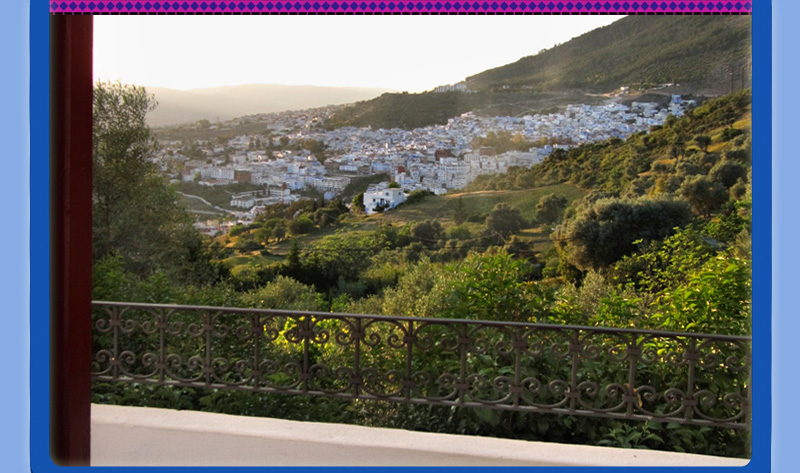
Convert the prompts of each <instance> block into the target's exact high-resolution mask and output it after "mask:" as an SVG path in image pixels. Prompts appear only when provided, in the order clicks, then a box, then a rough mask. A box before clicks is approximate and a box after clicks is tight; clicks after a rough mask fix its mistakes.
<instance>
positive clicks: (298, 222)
mask: <svg viewBox="0 0 800 473" xmlns="http://www.w3.org/2000/svg"><path fill="white" fill-rule="evenodd" d="M313 229H314V222H312V221H311V218H309V216H308V215H306V214H303V215H301V216H299V217H297V218H296V219H295V220H292V221H291V222H290V223H289V231H290V232H291V233H292V235H303V234H306V233H308V232H310V231H311V230H313Z"/></svg>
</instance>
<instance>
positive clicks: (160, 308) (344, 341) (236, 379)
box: [92, 302, 751, 430]
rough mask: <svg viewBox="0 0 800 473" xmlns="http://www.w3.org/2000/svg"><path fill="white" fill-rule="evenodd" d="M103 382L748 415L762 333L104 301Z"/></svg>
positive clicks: (99, 359)
mask: <svg viewBox="0 0 800 473" xmlns="http://www.w3.org/2000/svg"><path fill="white" fill-rule="evenodd" d="M92 317H93V326H94V336H93V344H94V347H93V352H94V361H93V367H92V376H93V379H94V380H97V381H104V382H126V383H147V384H160V385H173V386H186V387H199V388H219V389H235V390H244V391H252V392H281V393H290V394H307V395H318V396H333V397H340V398H353V399H381V400H388V401H396V402H411V403H415V404H431V405H446V406H465V407H470V406H471V407H488V408H494V409H506V410H515V411H524V412H545V413H554V414H569V415H583V416H595V417H605V418H615V419H634V420H651V421H661V422H678V423H681V424H693V425H706V426H714V427H725V428H735V429H748V430H749V428H750V405H751V398H750V392H751V387H750V380H751V339H750V337H737V336H724V335H708V334H690V333H672V332H655V331H645V330H633V329H611V328H604V327H581V326H559V325H546V324H532V323H514V322H495V321H477V320H453V319H423V318H413V317H390V316H379V315H360V314H336V313H316V312H297V311H282V310H261V309H240V308H222V307H195V306H174V305H157V304H138V303H120V302H94V303H93V315H92Z"/></svg>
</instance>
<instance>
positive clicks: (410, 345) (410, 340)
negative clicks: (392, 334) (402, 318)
mask: <svg viewBox="0 0 800 473" xmlns="http://www.w3.org/2000/svg"><path fill="white" fill-rule="evenodd" d="M416 339H417V337H416V335H415V334H414V321H413V320H409V321H408V332H406V336H405V343H406V375H405V379H404V380H403V391H405V393H406V400H410V399H411V387H412V386H413V385H414V383H413V380H412V379H411V374H412V373H411V361H412V360H411V357H412V356H413V351H414V341H415V340H416Z"/></svg>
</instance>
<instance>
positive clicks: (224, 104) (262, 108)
mask: <svg viewBox="0 0 800 473" xmlns="http://www.w3.org/2000/svg"><path fill="white" fill-rule="evenodd" d="M147 91H148V92H150V93H152V94H154V95H155V97H156V100H157V101H158V107H157V108H156V109H155V110H154V111H153V112H151V113H149V114H148V116H147V120H148V123H149V124H150V125H151V126H156V127H159V126H167V125H176V124H179V123H192V122H196V121H198V120H202V119H206V120H209V121H211V122H212V123H214V122H215V121H216V120H218V119H219V120H230V119H232V118H235V117H241V116H244V115H252V114H256V113H270V112H281V111H284V110H301V109H306V108H315V107H323V106H325V105H340V104H345V103H352V102H357V101H359V100H367V99H371V98H373V97H377V96H378V95H380V94H382V93H384V92H387V91H388V89H369V88H355V87H315V86H290V85H268V84H253V85H241V86H228V87H215V88H211V89H194V90H186V91H183V90H175V89H167V88H162V87H147Z"/></svg>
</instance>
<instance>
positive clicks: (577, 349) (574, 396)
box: [567, 329, 581, 411]
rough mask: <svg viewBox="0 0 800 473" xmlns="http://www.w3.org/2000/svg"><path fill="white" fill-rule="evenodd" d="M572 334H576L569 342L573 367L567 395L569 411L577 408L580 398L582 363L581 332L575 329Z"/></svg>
mask: <svg viewBox="0 0 800 473" xmlns="http://www.w3.org/2000/svg"><path fill="white" fill-rule="evenodd" d="M572 332H573V333H574V336H573V337H572V340H570V342H569V352H570V354H571V357H572V366H571V370H570V382H569V392H568V393H567V397H569V409H570V410H572V411H574V410H575V409H576V408H577V404H578V402H577V401H578V397H580V392H578V365H579V364H580V361H581V358H580V355H581V344H580V337H581V332H580V330H579V329H573V330H572Z"/></svg>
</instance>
